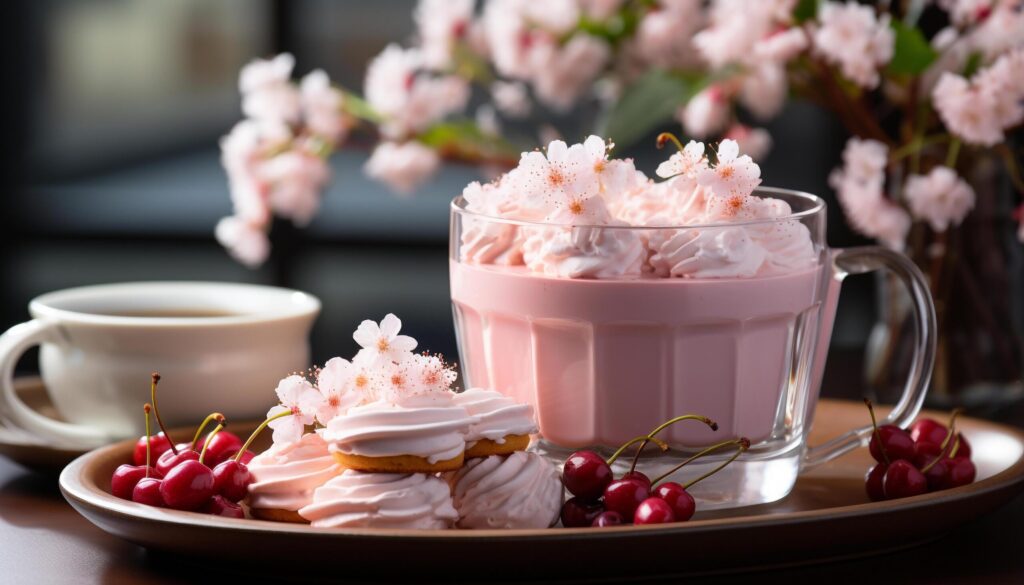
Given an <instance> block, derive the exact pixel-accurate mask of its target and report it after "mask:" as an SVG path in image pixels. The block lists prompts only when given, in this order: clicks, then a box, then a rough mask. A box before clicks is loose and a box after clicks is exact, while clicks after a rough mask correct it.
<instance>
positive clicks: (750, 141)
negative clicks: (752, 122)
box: [723, 124, 772, 162]
mask: <svg viewBox="0 0 1024 585" xmlns="http://www.w3.org/2000/svg"><path fill="white" fill-rule="evenodd" d="M723 138H729V139H731V140H735V141H736V144H738V145H739V147H740V152H745V153H747V155H749V156H750V158H751V159H753V160H754V162H759V161H762V160H764V157H766V156H768V152H769V151H771V149H772V136H771V134H769V133H768V131H767V130H765V129H764V128H750V127H748V126H744V125H743V124H733V125H732V126H730V127H729V130H728V131H726V133H725V136H723Z"/></svg>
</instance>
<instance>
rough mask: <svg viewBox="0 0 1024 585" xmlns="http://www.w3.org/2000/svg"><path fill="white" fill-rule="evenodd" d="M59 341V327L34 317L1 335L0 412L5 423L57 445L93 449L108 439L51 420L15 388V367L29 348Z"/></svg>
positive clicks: (97, 432) (86, 428)
mask: <svg viewBox="0 0 1024 585" xmlns="http://www.w3.org/2000/svg"><path fill="white" fill-rule="evenodd" d="M42 343H62V340H61V337H60V326H59V325H58V323H57V322H56V321H53V320H51V319H33V320H32V321H28V322H25V323H21V324H19V325H15V326H14V327H11V328H10V329H8V330H7V332H6V333H4V334H3V335H0V414H2V418H3V419H4V420H5V422H8V423H10V424H12V425H14V426H15V427H16V428H19V429H21V430H23V431H27V432H28V434H30V435H33V436H34V437H35V438H38V439H42V440H43V441H45V442H48V443H52V444H58V445H73V446H75V447H80V448H92V447H97V446H99V445H103V444H105V443H109V442H110V441H111V437H108V436H107V435H106V434H105V433H103V432H102V431H100V430H97V429H96V428H93V427H89V426H83V425H76V424H71V423H66V422H61V421H58V420H54V419H52V418H50V417H48V416H44V415H42V414H39V413H38V412H36V411H35V410H33V409H32V408H31V407H29V406H28V405H27V404H25V403H24V402H22V400H21V398H19V397H18V394H17V392H15V390H14V368H15V366H16V365H17V364H18V360H19V359H20V358H21V356H22V354H24V353H25V351H26V350H28V348H30V347H32V346H34V345H40V344H42Z"/></svg>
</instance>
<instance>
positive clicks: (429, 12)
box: [413, 0, 476, 70]
mask: <svg viewBox="0 0 1024 585" xmlns="http://www.w3.org/2000/svg"><path fill="white" fill-rule="evenodd" d="M475 2H476V0H420V1H419V3H418V4H417V5H416V10H415V12H413V19H414V20H415V21H416V26H417V28H418V30H419V41H420V45H421V46H422V47H423V64H424V66H426V67H427V68H429V69H434V70H444V69H448V68H449V67H451V65H452V51H453V50H454V48H455V46H456V45H457V44H458V43H459V42H460V41H461V40H462V39H464V38H465V37H466V34H467V32H468V31H469V26H470V22H471V21H472V19H473V5H474V4H475Z"/></svg>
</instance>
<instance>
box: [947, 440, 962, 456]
mask: <svg viewBox="0 0 1024 585" xmlns="http://www.w3.org/2000/svg"><path fill="white" fill-rule="evenodd" d="M958 451H960V436H959V435H958V436H957V438H956V440H955V441H953V448H952V449H950V450H949V458H950V459H952V458H954V457H956V454H957V452H958Z"/></svg>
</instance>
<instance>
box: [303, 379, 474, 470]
mask: <svg viewBox="0 0 1024 585" xmlns="http://www.w3.org/2000/svg"><path fill="white" fill-rule="evenodd" d="M476 422H478V419H477V417H475V416H472V415H470V414H469V413H468V412H466V409H465V408H463V407H462V406H459V405H457V404H455V402H454V399H453V395H452V393H450V392H445V393H443V394H441V393H438V394H435V395H432V396H422V397H410V398H408V399H407V400H405V401H403V402H402V404H400V405H399V404H394V403H391V402H388V401H385V400H378V401H376V402H371V403H369V404H364V405H362V406H356V407H354V408H351V409H349V411H348V412H347V413H345V414H344V415H342V416H338V417H336V418H334V419H332V420H331V421H330V422H329V423H328V424H327V427H325V428H324V429H321V430H320V431H318V432H319V433H320V434H321V436H322V437H323V439H324V440H325V441H326V442H327V443H328V444H329V445H330V447H329V448H330V450H331V451H338V452H341V453H345V454H352V455H363V456H366V457H392V456H397V455H415V456H417V457H423V458H426V459H427V461H429V462H430V463H436V462H438V461H444V460H447V459H452V458H454V457H457V456H458V455H459V454H460V453H462V452H463V451H464V450H465V448H466V435H467V434H468V433H469V429H470V426H471V425H473V424H474V423H476Z"/></svg>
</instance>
